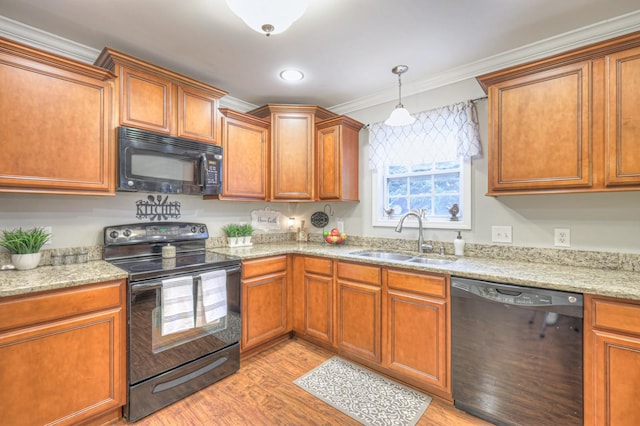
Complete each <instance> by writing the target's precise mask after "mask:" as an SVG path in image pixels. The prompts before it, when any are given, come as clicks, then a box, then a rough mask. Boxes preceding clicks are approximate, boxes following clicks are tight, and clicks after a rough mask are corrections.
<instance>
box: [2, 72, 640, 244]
mask: <svg viewBox="0 0 640 426" xmlns="http://www.w3.org/2000/svg"><path fill="white" fill-rule="evenodd" d="M481 96H484V93H483V92H482V90H481V89H480V86H479V85H478V84H477V83H476V81H475V80H473V79H470V80H465V81H462V82H459V83H456V84H452V85H449V86H446V87H442V88H439V89H436V90H432V91H429V92H424V93H421V94H418V95H415V96H410V97H407V98H406V99H403V103H404V105H405V107H406V108H408V109H409V111H411V112H418V111H422V110H427V109H431V108H436V107H440V106H443V105H448V104H452V103H455V102H460V101H464V100H467V99H474V98H478V97H481ZM394 106H395V102H390V103H388V104H384V105H379V106H376V107H372V108H367V109H364V110H361V111H355V112H351V113H349V114H348V115H350V116H352V117H353V118H355V119H357V120H359V121H361V122H363V123H375V122H378V121H382V120H384V119H385V118H386V117H387V115H388V114H389V112H390V111H391V110H392V109H393V107H394ZM477 106H478V114H479V120H480V130H481V137H482V143H483V149H484V150H485V156H484V157H483V158H481V159H479V160H474V162H473V164H472V170H473V173H472V174H473V185H474V191H473V196H472V204H473V208H474V214H473V222H472V229H471V230H470V231H464V232H463V236H464V238H465V240H467V241H468V242H477V243H490V242H491V226H492V225H510V226H512V227H513V245H514V246H535V247H553V229H554V228H555V227H559V228H569V229H570V230H571V248H573V249H584V250H598V251H621V252H629V253H640V192H627V193H610V194H607V193H603V194H575V195H559V194H558V195H536V196H515V197H501V198H492V197H486V196H485V195H484V194H485V193H486V191H487V160H486V146H487V103H486V101H480V102H478V103H477ZM367 136H368V132H367V131H366V130H363V131H362V132H361V134H360V139H361V140H360V148H361V161H360V180H361V186H360V199H361V201H360V202H359V203H353V202H350V203H331V204H330V205H331V208H332V210H333V212H334V216H333V217H332V218H331V219H332V221H331V222H330V225H329V226H334V224H335V219H336V218H338V217H342V218H343V220H344V222H345V230H346V231H347V233H349V234H352V235H363V236H378V237H390V238H398V237H400V238H407V239H415V238H416V237H417V231H416V230H413V229H407V230H405V231H403V233H402V234H401V235H400V234H397V233H396V232H394V231H393V228H378V227H373V226H371V195H370V194H371V174H370V172H369V171H368V166H367V161H368V159H367V155H368V149H367ZM145 198H146V194H142V193H133V194H131V193H119V194H118V195H116V196H115V197H80V196H62V195H59V196H55V195H37V194H36V195H32V194H0V229H1V228H11V227H16V226H23V227H31V226H52V227H53V232H54V239H53V243H52V244H51V245H49V246H48V247H47V248H56V247H70V246H78V245H93V244H100V243H101V241H102V228H103V227H105V226H108V225H113V224H125V223H134V222H138V221H139V220H138V219H136V217H135V211H136V209H135V202H136V201H137V200H140V199H145ZM170 200H171V201H180V203H181V210H182V217H181V218H180V220H184V221H198V222H203V223H206V224H207V225H208V226H209V230H210V233H211V235H214V236H216V235H222V231H221V229H220V228H221V227H222V226H223V225H225V224H227V223H230V222H232V221H233V222H237V221H245V222H248V221H250V218H251V217H250V213H251V210H254V209H263V208H265V207H269V208H271V209H274V210H278V211H280V212H281V213H282V214H283V215H284V216H285V217H289V216H294V217H296V218H297V219H298V220H299V219H305V220H306V221H307V226H310V225H309V218H310V215H311V213H313V212H314V211H318V210H323V207H324V205H325V203H311V204H305V203H302V204H294V203H244V202H243V203H239V202H221V201H216V200H213V201H203V200H201V199H200V198H199V197H193V196H170ZM427 226H428V224H427ZM311 231H317V230H315V229H314V228H312V229H311ZM455 235H456V234H455V232H454V231H451V230H432V229H427V230H426V231H425V239H436V240H442V241H449V240H453V238H454V237H455Z"/></svg>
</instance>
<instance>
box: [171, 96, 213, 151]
mask: <svg viewBox="0 0 640 426" xmlns="http://www.w3.org/2000/svg"><path fill="white" fill-rule="evenodd" d="M217 111H218V98H216V97H214V96H211V95H208V94H206V93H204V92H202V91H200V90H197V89H195V88H192V87H189V86H182V85H180V86H178V137H181V138H188V139H196V140H199V141H202V142H208V143H216V142H217V141H218V128H217V126H218V122H217V119H216V118H217Z"/></svg>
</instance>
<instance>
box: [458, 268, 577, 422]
mask: <svg viewBox="0 0 640 426" xmlns="http://www.w3.org/2000/svg"><path fill="white" fill-rule="evenodd" d="M582 317H583V298H582V294H577V293H567V292H562V291H555V290H547V289H538V288H532V287H521V286H513V285H507V284H497V283H492V282H486V281H478V280H471V279H466V278H457V277H453V278H452V279H451V370H452V391H453V399H454V405H455V407H456V408H458V409H461V410H463V411H466V412H468V413H471V414H473V415H475V416H477V417H481V418H483V419H485V420H488V421H491V422H493V423H496V424H499V425H536V426H537V425H582V423H583V422H582V417H583V413H582V410H583V402H582V393H583V389H582Z"/></svg>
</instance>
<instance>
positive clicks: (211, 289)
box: [196, 269, 227, 327]
mask: <svg viewBox="0 0 640 426" xmlns="http://www.w3.org/2000/svg"><path fill="white" fill-rule="evenodd" d="M226 315H227V272H226V271H225V270H224V269H221V270H218V271H213V272H207V273H205V274H201V275H200V285H199V286H198V300H197V309H196V327H200V326H203V325H205V324H208V323H211V322H214V321H216V320H218V319H220V318H222V317H225V316H226Z"/></svg>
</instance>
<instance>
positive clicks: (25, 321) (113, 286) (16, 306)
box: [0, 280, 124, 330]
mask: <svg viewBox="0 0 640 426" xmlns="http://www.w3.org/2000/svg"><path fill="white" fill-rule="evenodd" d="M122 287H124V280H116V281H107V282H104V283H100V284H90V285H83V286H79V287H73V288H69V289H64V290H59V291H56V292H54V293H43V294H36V295H30V296H27V297H20V298H19V299H13V300H8V301H3V302H0V330H8V329H11V328H16V327H25V326H29V325H32V324H38V323H42V322H45V321H53V320H56V319H59V318H66V317H70V316H74V315H79V314H83V313H86V312H93V311H98V310H102V309H107V308H111V307H117V306H121V305H122V306H123V305H124V300H123V297H122V296H123V293H124V292H121V288H122Z"/></svg>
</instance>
